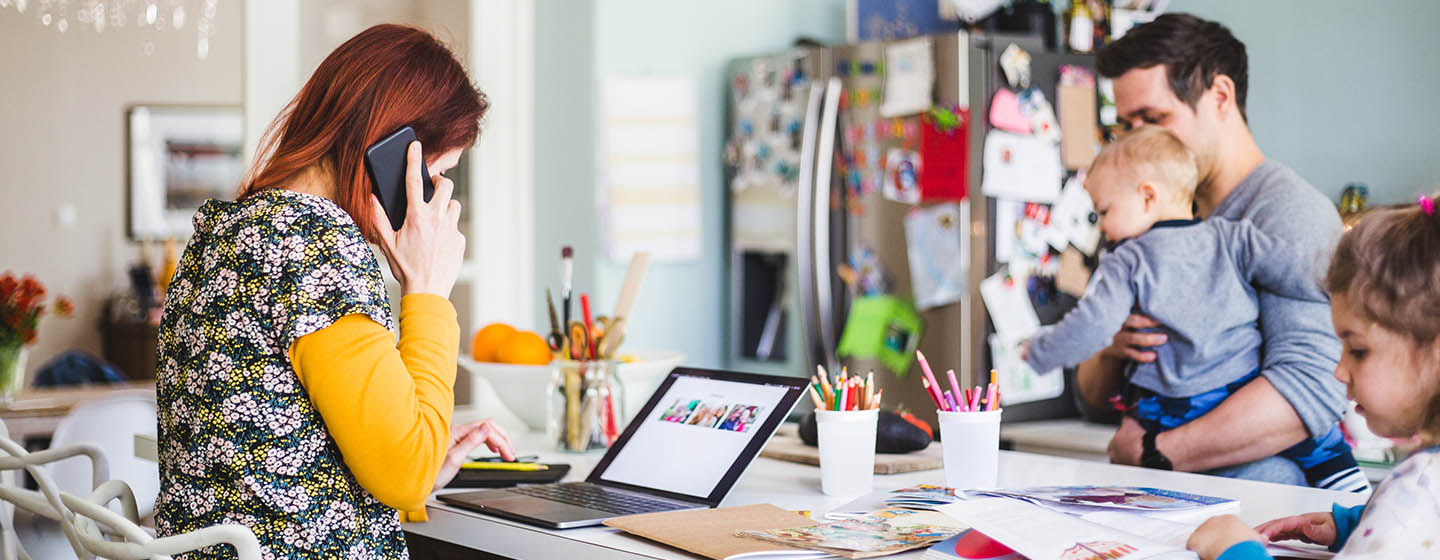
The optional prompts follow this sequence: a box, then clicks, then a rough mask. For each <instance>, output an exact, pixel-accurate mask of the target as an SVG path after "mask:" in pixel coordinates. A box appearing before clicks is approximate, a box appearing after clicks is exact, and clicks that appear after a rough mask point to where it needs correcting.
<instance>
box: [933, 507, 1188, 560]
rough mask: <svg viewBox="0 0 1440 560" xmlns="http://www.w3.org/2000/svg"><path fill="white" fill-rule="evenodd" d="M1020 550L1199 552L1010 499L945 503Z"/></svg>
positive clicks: (1160, 558)
mask: <svg viewBox="0 0 1440 560" xmlns="http://www.w3.org/2000/svg"><path fill="white" fill-rule="evenodd" d="M939 509H940V512H941V513H944V514H946V515H949V516H950V517H953V518H955V519H956V520H957V521H960V522H962V523H965V524H967V525H970V527H971V528H972V529H974V530H976V531H980V532H981V533H984V534H985V536H988V537H990V538H992V539H995V540H996V541H998V542H1000V543H1002V544H1004V545H1005V546H1007V547H1009V548H1010V549H1011V550H1014V551H1015V552H1016V553H1018V554H1021V555H1023V556H1025V557H1026V558H1032V559H1042V558H1043V559H1047V560H1048V559H1055V560H1090V559H1093V558H1104V559H1107V560H1149V559H1155V560H1171V559H1175V560H1181V559H1183V560H1193V559H1194V558H1196V556H1195V553H1193V552H1189V551H1187V550H1185V549H1183V548H1180V547H1176V546H1173V545H1169V544H1165V543H1162V542H1157V541H1154V540H1151V539H1148V538H1145V537H1141V536H1138V535H1134V534H1131V533H1128V532H1125V531H1121V530H1118V529H1113V528H1111V527H1107V526H1105V525H1101V524H1099V523H1094V522H1091V521H1086V520H1084V519H1081V518H1078V517H1074V516H1071V515H1066V514H1064V513H1060V512H1058V511H1053V510H1050V509H1046V508H1043V507H1040V506H1037V505H1035V504H1032V503H1028V502H1023V501H1019V500H1012V499H1006V498H981V499H975V500H969V501H964V502H957V503H954V504H950V505H945V506H940V508H939Z"/></svg>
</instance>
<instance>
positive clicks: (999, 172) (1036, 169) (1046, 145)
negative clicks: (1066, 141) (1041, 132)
mask: <svg viewBox="0 0 1440 560" xmlns="http://www.w3.org/2000/svg"><path fill="white" fill-rule="evenodd" d="M984 166H985V167H984V170H985V177H984V178H983V179H982V181H981V190H983V191H984V193H985V195H986V196H993V197H995V198H1000V199H1005V200H1018V201H1023V202H1043V203H1046V204H1049V203H1051V202H1054V201H1055V199H1056V198H1057V197H1058V196H1060V179H1061V177H1062V176H1063V175H1064V172H1065V169H1064V166H1062V165H1060V148H1059V147H1058V146H1057V145H1055V144H1054V143H1052V142H1049V141H1047V140H1044V139H1042V138H1038V137H1036V136H1033V135H1032V136H1022V135H1019V134H1011V133H1009V132H1005V131H1003V130H991V131H990V132H989V133H987V134H986V135H985V162H984Z"/></svg>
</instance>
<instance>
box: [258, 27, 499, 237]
mask: <svg viewBox="0 0 1440 560" xmlns="http://www.w3.org/2000/svg"><path fill="white" fill-rule="evenodd" d="M489 106H490V104H489V101H488V100H486V98H485V94H484V93H482V92H481V91H480V90H479V89H476V87H475V86H474V85H472V84H471V83H470V77H469V76H468V75H467V74H466V72H465V67H464V66H463V65H462V64H461V63H460V61H459V60H457V59H456V58H455V54H454V53H453V52H451V51H450V49H449V48H448V47H446V46H445V45H444V44H442V43H441V42H440V41H439V40H438V39H436V38H435V37H434V36H433V35H431V34H430V33H427V32H425V31H424V30H421V29H417V28H414V27H407V26H403V25H392V24H382V25H376V26H374V27H371V28H369V29H366V30H365V31H361V32H360V33H359V34H358V35H356V36H354V37H351V38H350V40H348V41H345V43H344V44H342V45H340V46H339V47H338V48H336V49H335V51H334V52H332V53H330V56H327V57H325V61H324V62H321V63H320V67H319V68H316V69H315V73H314V74H312V75H311V76H310V80H309V81H307V82H305V86H304V87H302V88H300V93H299V94H296V96H295V98H294V99H292V100H291V101H290V103H289V104H288V105H286V106H285V109H284V110H282V111H281V112H280V114H279V115H278V116H276V117H275V120H274V122H271V123H270V126H269V128H267V129H266V131H265V136H264V137H263V139H262V141H261V144H260V148H259V150H258V152H257V155H256V157H255V161H254V163H253V164H252V166H251V168H250V170H249V172H247V173H246V176H245V179H244V180H243V181H242V182H241V184H240V192H239V198H245V197H248V196H250V195H253V194H255V193H258V192H261V191H264V190H268V189H275V188H280V187H283V186H284V185H285V182H286V181H288V180H290V179H291V178H293V177H294V176H295V175H296V174H297V173H299V172H300V171H301V170H303V169H305V168H307V167H309V166H311V165H316V164H321V165H324V166H327V167H328V169H330V170H331V171H333V174H334V177H335V185H336V189H335V193H334V195H333V197H334V200H335V203H336V204H338V205H339V206H340V207H341V208H344V209H345V211H346V212H348V213H349V214H350V217H351V218H352V219H354V220H355V223H356V225H358V226H360V230H361V231H362V232H364V234H365V237H366V238H367V239H370V240H372V241H373V240H374V239H375V233H376V232H375V228H374V226H373V225H372V224H371V223H370V221H371V218H370V217H371V212H372V211H373V210H372V209H371V205H372V202H371V200H372V199H371V195H370V179H369V177H367V176H366V173H365V149H366V148H367V147H369V146H370V145H371V144H374V143H375V142H378V141H379V140H380V139H381V138H383V137H384V136H385V135H387V134H389V133H391V132H394V131H395V130H396V129H399V128H400V127H402V126H405V125H409V126H410V127H411V128H414V129H415V136H416V137H417V138H418V139H419V140H420V144H421V146H422V147H423V149H424V152H425V154H426V156H427V157H426V159H427V160H428V161H427V163H430V164H433V163H434V158H436V157H438V156H439V155H440V154H443V153H445V152H449V151H451V150H454V149H456V148H465V147H469V146H470V145H472V144H474V143H475V139H476V138H477V137H478V136H479V135H480V118H481V117H482V116H484V115H485V110H486V109H488V108H489Z"/></svg>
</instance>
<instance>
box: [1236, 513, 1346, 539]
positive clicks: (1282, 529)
mask: <svg viewBox="0 0 1440 560" xmlns="http://www.w3.org/2000/svg"><path fill="white" fill-rule="evenodd" d="M1255 530H1256V531H1259V532H1260V534H1261V535H1264V537H1265V538H1267V539H1270V541H1271V542H1275V541H1301V542H1307V543H1310V544H1318V545H1324V546H1334V545H1335V538H1336V536H1337V535H1336V532H1337V531H1336V529H1335V516H1333V515H1330V513H1328V512H1323V511H1317V512H1315V513H1306V514H1303V515H1295V516H1291V517H1282V518H1280V519H1276V520H1274V521H1266V522H1265V523H1261V524H1260V526H1259V527H1256V528H1255Z"/></svg>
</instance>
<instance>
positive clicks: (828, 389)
mask: <svg viewBox="0 0 1440 560" xmlns="http://www.w3.org/2000/svg"><path fill="white" fill-rule="evenodd" d="M815 371H817V372H819V374H820V388H821V389H824V390H825V394H826V395H829V394H830V393H833V392H835V388H833V387H831V386H830V380H828V379H825V378H826V377H827V376H829V375H830V374H828V373H825V368H824V366H821V365H819V364H816V365H815Z"/></svg>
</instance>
